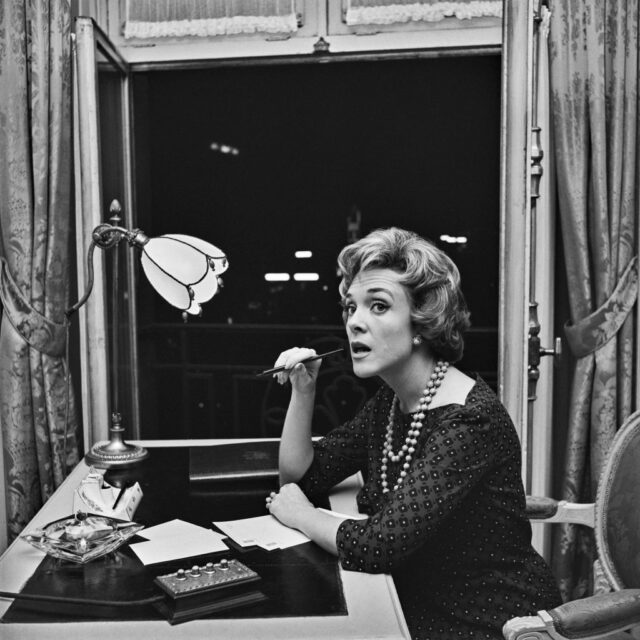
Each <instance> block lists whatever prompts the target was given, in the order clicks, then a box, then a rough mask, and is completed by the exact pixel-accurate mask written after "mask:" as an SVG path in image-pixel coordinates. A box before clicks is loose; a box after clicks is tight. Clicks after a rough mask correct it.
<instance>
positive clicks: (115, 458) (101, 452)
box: [85, 442, 149, 469]
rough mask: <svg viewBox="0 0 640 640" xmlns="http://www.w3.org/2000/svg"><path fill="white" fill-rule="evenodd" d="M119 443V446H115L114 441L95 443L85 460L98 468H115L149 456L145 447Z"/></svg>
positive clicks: (136, 462)
mask: <svg viewBox="0 0 640 640" xmlns="http://www.w3.org/2000/svg"><path fill="white" fill-rule="evenodd" d="M117 444H118V446H117V447H114V446H113V445H114V443H113V442H98V443H97V444H94V445H93V447H91V451H89V453H87V454H86V455H85V462H86V463H87V464H88V465H91V466H93V467H97V468H98V469H114V468H121V467H129V466H131V465H134V464H138V463H139V462H142V461H143V460H145V459H146V458H148V457H149V452H148V451H147V450H146V449H145V448H144V447H139V446H138V445H133V444H127V443H126V442H118V443H117Z"/></svg>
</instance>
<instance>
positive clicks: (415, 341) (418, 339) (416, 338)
mask: <svg viewBox="0 0 640 640" xmlns="http://www.w3.org/2000/svg"><path fill="white" fill-rule="evenodd" d="M412 342H413V345H414V346H415V347H418V346H420V345H421V344H422V336H413V340H412Z"/></svg>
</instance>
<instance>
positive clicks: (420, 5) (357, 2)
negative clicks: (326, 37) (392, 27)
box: [345, 0, 502, 26]
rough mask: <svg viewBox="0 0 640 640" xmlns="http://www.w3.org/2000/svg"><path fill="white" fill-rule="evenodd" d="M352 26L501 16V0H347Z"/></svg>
mask: <svg viewBox="0 0 640 640" xmlns="http://www.w3.org/2000/svg"><path fill="white" fill-rule="evenodd" d="M345 2H346V11H345V21H346V23H347V25H349V26H355V25H366V24H393V23H402V22H419V21H421V22H437V21H439V20H443V19H444V18H457V19H458V20H465V19H469V18H482V17H495V18H500V17H502V0H457V2H442V0H421V1H420V2H416V0H345Z"/></svg>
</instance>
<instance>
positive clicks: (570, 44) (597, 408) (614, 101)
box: [549, 0, 638, 599]
mask: <svg viewBox="0 0 640 640" xmlns="http://www.w3.org/2000/svg"><path fill="white" fill-rule="evenodd" d="M549 52H550V62H551V97H552V112H553V121H554V136H555V145H556V153H555V159H556V166H557V185H558V204H559V215H560V220H561V229H562V240H563V246H564V251H565V257H566V270H567V281H568V285H569V286H568V292H569V304H570V311H571V321H570V326H569V329H568V331H569V332H571V331H573V333H574V336H573V337H574V338H576V341H575V343H576V344H581V345H585V344H589V343H593V345H594V348H593V350H589V349H587V350H586V352H582V351H581V352H579V353H574V356H575V364H574V371H573V383H572V388H571V408H570V411H569V417H568V422H567V426H566V428H567V450H566V460H565V466H564V477H563V488H562V496H561V497H562V499H565V500H568V501H572V502H574V501H575V502H585V501H586V502H592V501H594V500H595V497H596V490H597V484H598V480H599V478H600V474H601V471H602V468H603V465H604V462H605V459H606V456H607V453H608V450H609V447H610V444H611V441H612V439H613V437H614V435H615V433H616V431H617V429H618V428H619V427H620V425H621V424H622V422H623V421H624V420H625V418H626V417H628V415H629V414H630V412H631V408H632V404H633V388H634V384H635V381H634V375H633V351H634V331H633V325H632V317H631V314H630V313H629V311H630V309H631V307H632V306H633V303H634V302H635V299H636V296H637V279H638V278H637V264H636V262H635V261H634V260H633V256H634V254H635V246H636V237H637V222H636V216H635V211H636V210H637V190H638V176H637V153H638V151H637V149H638V146H637V131H636V127H637V118H638V105H637V88H638V70H637V56H638V7H637V0H557V1H554V2H553V3H552V4H551V29H550V35H549ZM627 270H628V271H627ZM624 278H626V279H627V280H628V282H627V281H626V280H625V282H622V280H623V279H624ZM621 282H622V284H621ZM619 285H620V286H619ZM623 285H624V286H623ZM623 308H624V315H623V316H619V314H620V313H623V312H622V311H621V310H622V309H623ZM598 313H600V315H601V322H600V323H599V324H598V323H594V322H587V321H586V319H588V318H589V317H591V318H592V319H593V318H597V317H598ZM612 314H618V317H617V318H615V320H616V323H617V324H615V327H616V330H617V333H615V335H612V336H606V337H607V339H606V340H604V339H603V336H602V334H603V333H604V332H606V331H607V330H609V329H610V327H611V326H614V323H613V322H612ZM570 344H571V343H570ZM557 531H558V534H557V536H556V540H555V545H554V552H553V564H554V569H555V573H556V576H557V577H558V579H559V582H560V587H561V590H562V593H563V596H564V597H565V599H574V598H576V597H580V596H584V595H585V594H587V593H588V591H589V589H590V582H591V579H590V566H591V562H592V560H593V558H594V549H593V539H592V537H591V536H590V535H587V533H586V530H585V529H584V528H580V527H575V526H571V525H565V526H562V527H559V529H558V530H557Z"/></svg>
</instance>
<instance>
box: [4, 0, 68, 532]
mask: <svg viewBox="0 0 640 640" xmlns="http://www.w3.org/2000/svg"><path fill="white" fill-rule="evenodd" d="M0 96H1V99H0V193H2V198H1V199H0V299H1V301H2V306H3V314H2V321H1V325H0V422H1V425H2V445H3V454H4V467H5V469H4V470H5V478H4V487H5V495H6V501H7V526H8V536H9V539H10V540H11V539H13V538H15V537H16V536H17V535H18V534H19V533H20V531H21V530H22V529H23V527H24V525H25V524H26V523H27V522H28V521H29V520H30V519H31V517H32V516H33V515H34V514H35V513H36V512H37V510H38V509H39V508H40V506H41V505H42V504H43V502H44V501H46V500H47V498H48V497H49V496H50V495H51V494H52V493H53V491H54V490H55V489H56V488H57V487H58V486H59V485H60V483H61V482H62V481H63V479H64V478H65V476H66V473H67V470H68V469H69V468H70V467H71V466H72V465H75V464H76V463H77V462H78V447H77V443H76V419H75V406H74V402H73V395H72V394H71V393H70V391H69V392H68V387H67V381H68V377H67V365H66V360H65V357H64V356H65V343H66V322H65V319H64V309H65V306H66V303H67V298H68V288H69V223H70V220H71V215H72V201H71V161H72V156H71V58H70V8H69V3H68V2H65V1H60V0H39V1H34V0H5V1H4V2H2V3H0ZM67 400H68V402H67ZM67 423H68V429H67V437H66V438H65V427H66V426H67ZM65 445H66V446H65ZM65 449H66V450H65Z"/></svg>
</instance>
